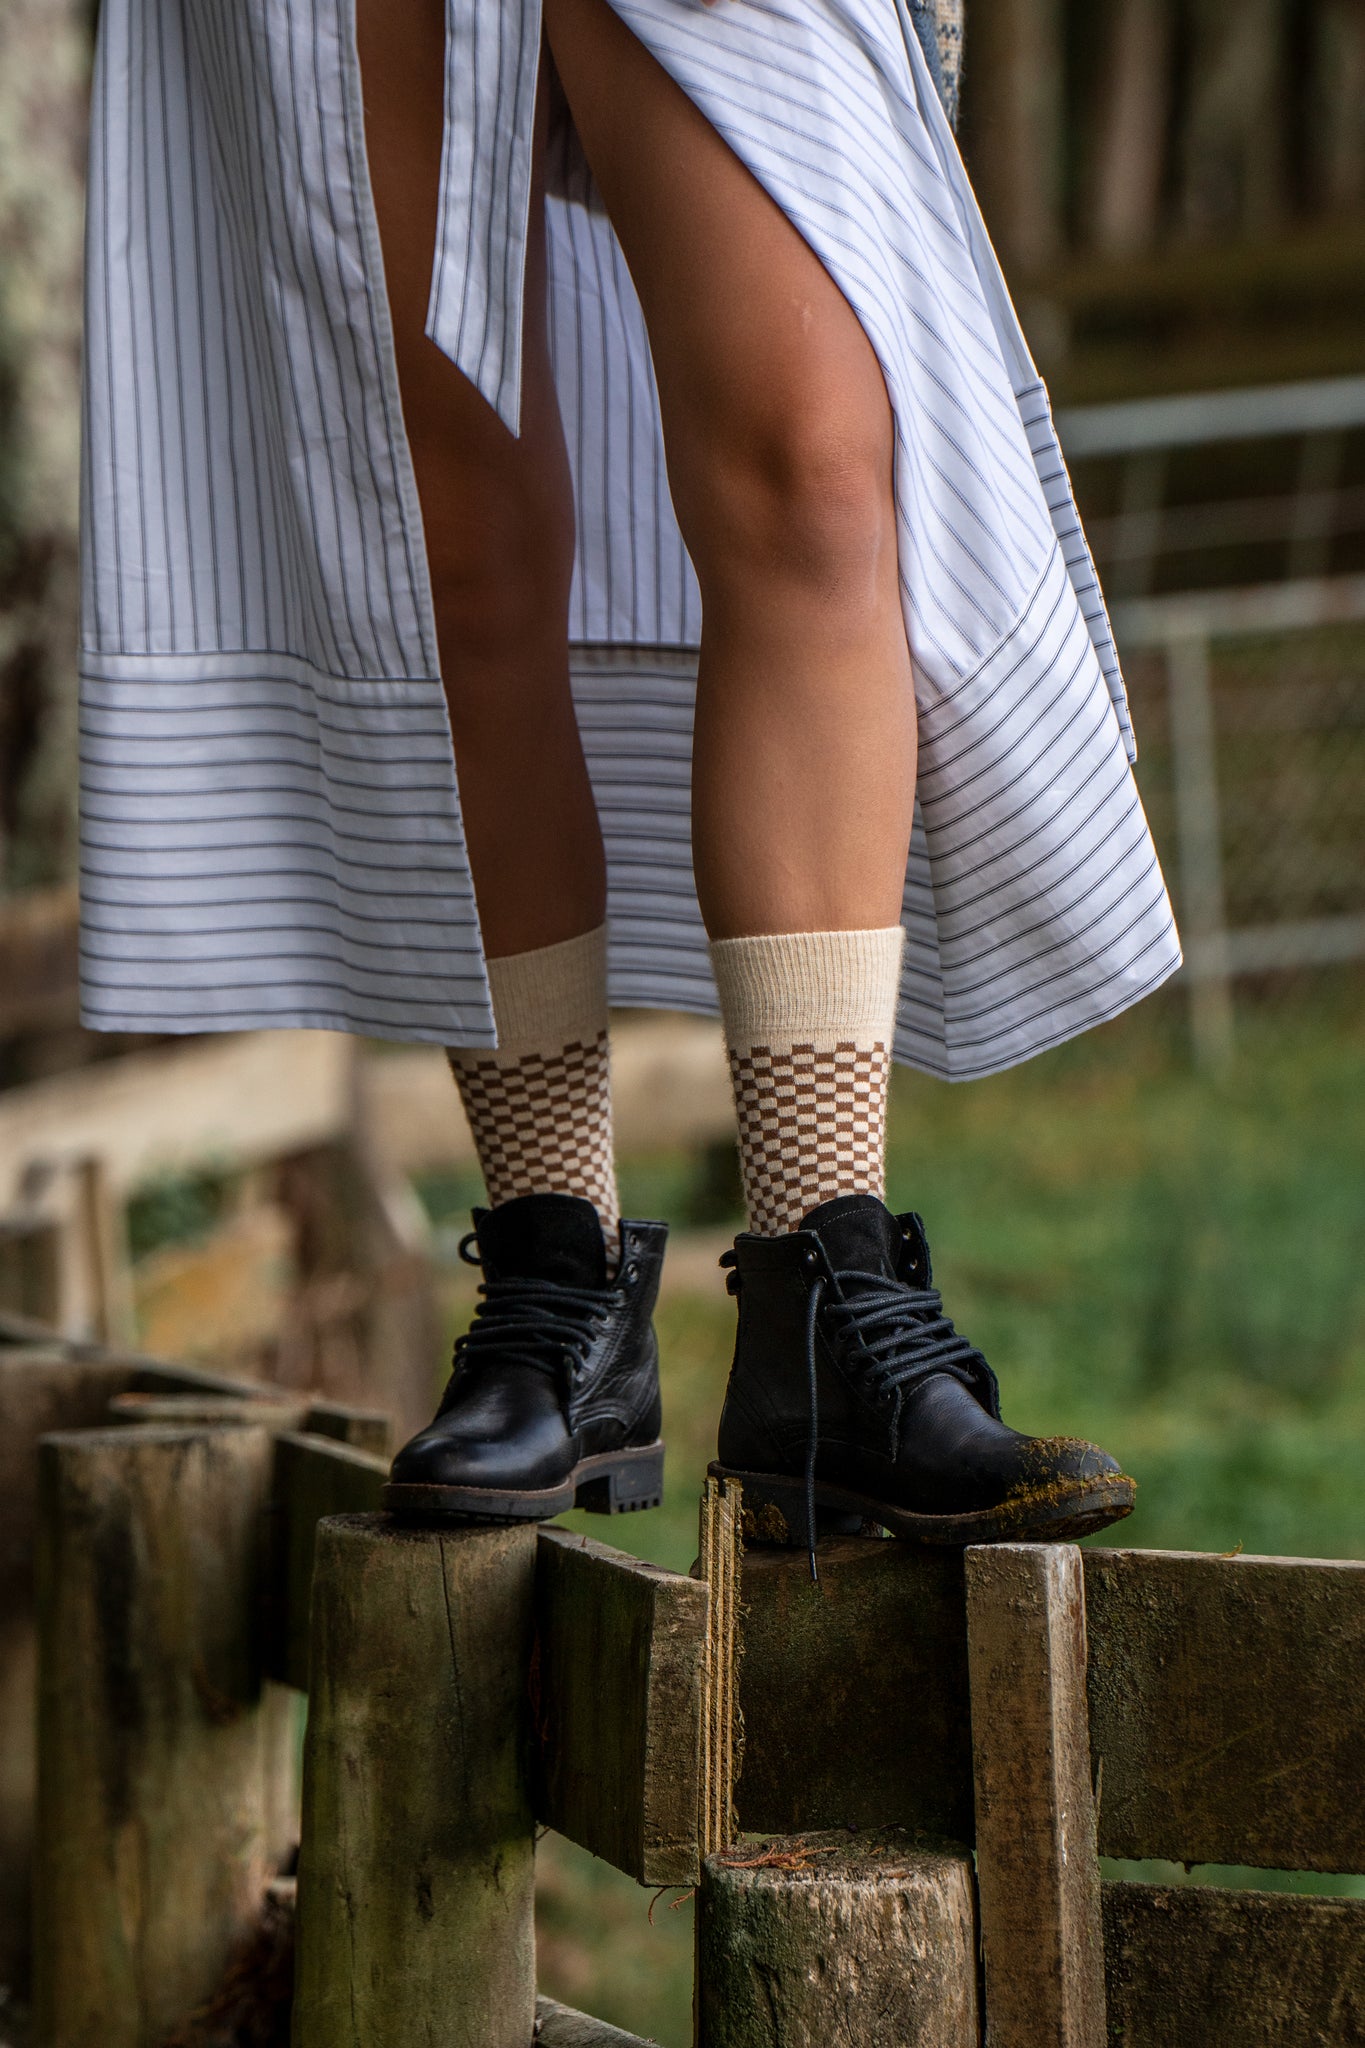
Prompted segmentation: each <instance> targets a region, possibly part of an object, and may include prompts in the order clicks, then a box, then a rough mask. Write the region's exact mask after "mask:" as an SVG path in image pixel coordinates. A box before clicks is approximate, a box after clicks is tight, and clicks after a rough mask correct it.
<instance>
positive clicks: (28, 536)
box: [0, 0, 1365, 2048]
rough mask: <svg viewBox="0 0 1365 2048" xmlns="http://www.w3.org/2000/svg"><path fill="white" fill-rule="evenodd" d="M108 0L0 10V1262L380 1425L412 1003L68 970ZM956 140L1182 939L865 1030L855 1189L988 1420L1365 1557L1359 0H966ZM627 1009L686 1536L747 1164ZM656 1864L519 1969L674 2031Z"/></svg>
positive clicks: (410, 1164)
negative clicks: (1080, 1033)
mask: <svg viewBox="0 0 1365 2048" xmlns="http://www.w3.org/2000/svg"><path fill="white" fill-rule="evenodd" d="M91 13H92V10H91V7H90V5H89V0H4V6H3V8H0V1310H4V1311H8V1312H10V1313H11V1314H12V1315H27V1316H30V1317H32V1318H34V1319H36V1320H38V1321H40V1322H48V1323H53V1322H55V1323H58V1324H59V1325H60V1326H61V1327H63V1328H65V1329H66V1330H68V1331H71V1332H75V1333H79V1334H85V1335H90V1336H95V1337H99V1338H101V1339H103V1340H105V1341H107V1342H114V1343H120V1344H125V1343H136V1344H137V1345H139V1346H140V1347H142V1348H144V1349H146V1350H148V1351H153V1352H159V1353H162V1354H164V1355H168V1356H177V1357H193V1358H195V1359H197V1360H200V1361H212V1362H215V1363H221V1364H223V1365H225V1366H230V1367H231V1368H233V1369H234V1370H246V1371H250V1372H256V1373H259V1374H261V1375H262V1376H264V1377H267V1378H270V1379H273V1380H277V1381H282V1382H284V1383H287V1384H291V1385H310V1386H317V1387H320V1388H322V1389H324V1390H325V1391H328V1392H331V1393H335V1394H344V1395H348V1396H349V1395H361V1396H364V1397H366V1398H369V1399H372V1400H375V1401H379V1402H382V1403H384V1404H385V1405H388V1406H390V1407H391V1408H392V1409H393V1410H394V1412H395V1413H396V1414H397V1415H398V1417H399V1419H400V1426H406V1425H407V1424H408V1423H412V1424H414V1425H415V1423H416V1422H417V1421H418V1420H422V1419H425V1414H426V1412H427V1410H428V1409H429V1407H430V1404H431V1400H432V1397H433V1394H434V1391H435V1388H436V1385H437V1384H438V1381H439V1380H440V1378H441V1377H443V1369H444V1368H443V1361H444V1359H445V1356H446V1352H447V1346H448V1340H449V1337H450V1335H451V1333H452V1331H453V1329H454V1328H455V1327H456V1326H457V1325H458V1323H459V1321H460V1319H461V1318H462V1317H463V1316H464V1315H465V1314H466V1313H467V1311H468V1305H469V1300H470V1276H469V1275H468V1273H467V1271H466V1269H463V1268H461V1267H460V1265H459V1263H458V1260H457V1257H456V1245H457V1243H458V1238H459V1235H460V1233H461V1231H462V1230H463V1229H464V1228H467V1223H468V1210H469V1205H470V1203H471V1201H473V1200H475V1199H477V1198H478V1194H479V1184H478V1179H477V1175H476V1173H475V1171H474V1168H473V1164H472V1156H471V1154H470V1150H469V1145H468V1140H467V1136H466V1134H465V1133H464V1131H463V1129H462V1127H461V1124H460V1119H459V1113H458V1109H457V1106H456V1102H455V1097H454V1092H453V1090H452V1089H451V1088H450V1087H449V1084H448V1081H447V1079H446V1076H445V1074H444V1072H443V1071H442V1067H441V1061H440V1056H439V1054H435V1055H433V1054H430V1053H428V1052H425V1051H416V1052H414V1051H412V1050H410V1049H401V1048H400V1049H392V1048H391V1049H385V1048H382V1047H355V1046H353V1045H351V1044H349V1043H345V1042H341V1041H335V1040H331V1041H329V1040H323V1039H321V1038H320V1037H319V1036H318V1035H316V1034H282V1035H280V1038H279V1039H277V1040H273V1041H259V1040H258V1041H231V1042H210V1041H203V1042H199V1043H195V1042H189V1043H187V1042H185V1041H183V1040H178V1041H175V1042H163V1043H157V1042H155V1041H145V1040H144V1041H131V1040H110V1039H100V1040H96V1039H95V1038H93V1037H91V1036H90V1035H88V1034H85V1033H83V1032H82V1031H81V1030H80V1028H79V1026H78V1023H77V1020H76V1004H75V896H74V875H75V869H76V820H75V812H74V780H75V778H74V769H73V762H74V749H75V733H74V660H73V647H74V632H75V523H76V463H77V423H78V410H77V399H78V380H79V347H80V334H79V321H80V296H79V257H80V236H81V209H82V175H81V167H82V151H83V124H84V101H85V93H86V90H87V70H88V61H89V43H90V28H91ZM960 139H961V142H962V147H963V151H964V154H965V156H966V159H967V163H968V166H969V169H970V170H971V172H972V175H973V177H974V179H975V182H976V185H977V189H978V192H979V194H980V197H981V201H982V205H983V208H984V210H985V213H986V217H987V221H988V225H989V227H990V229H991V232H992V235H993V237H994V239H995V242H996V245H997V248H998V249H999V251H1000V254H1001V257H1002V260H1003V262H1004V265H1005V268H1006V272H1007V274H1008V277H1009V279H1010V282H1011V285H1012V287H1013V289H1014V291H1015V294H1016V297H1017V300H1018V303H1019V306H1020V310H1021V312H1022V315H1023V318H1024V322H1025V326H1026V328H1027V331H1028V333H1029V337H1030V340H1031V342H1032V345H1033V347H1034V350H1035V352H1036V354H1037V357H1038V360H1039V364H1040V367H1041V369H1042V370H1043V372H1044V374H1045V375H1046V376H1047V378H1048V379H1049V382H1050V386H1051V389H1052V393H1053V399H1054V404H1055V406H1056V408H1057V410H1058V413H1059V423H1060V427H1061V433H1062V440H1063V444H1064V446H1065V447H1066V449H1067V452H1068V455H1069V457H1070V459H1071V462H1072V466H1073V471H1074V475H1075V481H1076V485H1077V490H1078V495H1079V497H1080V501H1081V506H1082V510H1083V512H1084V514H1085V516H1086V520H1087V527H1088V531H1089V533H1090V536H1091V540H1092V545H1093V546H1094V549H1095V552H1096V555H1097V557H1098V559H1099V562H1100V566H1101V571H1102V574H1103V577H1104V581H1105V585H1106V589H1107V591H1108V593H1109V596H1110V600H1111V604H1112V607H1113V610H1114V614H1115V623H1116V629H1117V634H1118V638H1119V642H1120V646H1121V648H1122V650H1123V652H1124V655H1125V662H1126V667H1127V671H1128V675H1129V679H1130V688H1131V694H1132V698H1133V711H1134V720H1135V724H1136V728H1137V733H1138V739H1139V744H1140V746H1141V749H1142V755H1141V759H1140V762H1139V767H1138V776H1139V781H1140V783H1141V787H1142V791H1143V796H1144V799H1145V801H1146V804H1147V807H1148V811H1149V815H1150V817H1151V820H1152V824H1153V829H1154V832H1155V834H1156V838H1157V842H1158V847H1159V850H1160V852H1161V855H1162V860H1163V864H1164V866H1165V868H1166V871H1167V875H1168V878H1169V880H1170V883H1171V886H1172V890H1173V893H1174V895H1175V898H1176V903H1177V910H1178V913H1179V915H1180V920H1181V925H1182V931H1183V934H1184V937H1185V942H1186V950H1187V955H1188V963H1189V964H1188V967H1187V969H1186V970H1185V971H1184V972H1183V973H1182V974H1181V976H1180V977H1179V978H1178V979H1177V980H1176V981H1175V982H1174V983H1172V984H1171V985H1170V986H1169V987H1168V988H1167V989H1166V990H1164V991H1163V992H1162V993H1161V994H1159V995H1158V996H1157V997H1155V998H1153V999H1152V1000H1150V1001H1149V1002H1147V1003H1146V1004H1145V1005H1143V1006H1142V1008H1141V1009H1140V1010H1138V1011H1137V1012H1134V1013H1131V1014H1130V1015H1128V1016H1126V1017H1124V1018H1122V1019H1120V1020H1119V1021H1118V1022H1116V1023H1115V1024H1113V1025H1110V1026H1108V1027H1106V1028H1104V1029H1102V1030H1100V1031H1097V1032H1095V1033H1092V1034H1091V1035H1090V1036H1089V1037H1087V1038H1085V1039H1083V1040H1081V1041H1079V1042H1077V1043H1075V1044H1073V1045H1071V1046H1069V1047H1066V1048H1063V1049H1062V1050H1061V1051H1058V1052H1056V1053H1053V1054H1049V1055H1047V1056H1046V1057H1044V1058H1042V1059H1039V1060H1036V1061H1034V1062H1033V1063H1032V1064H1030V1065H1029V1066H1027V1067H1024V1068H1021V1069H1018V1070H1016V1071H1015V1072H1013V1073H1010V1074H1007V1075H1003V1076H1001V1077H999V1078H997V1079H995V1080H991V1081H987V1082H981V1083H976V1084H974V1085H972V1086H970V1087H966V1088H961V1089H950V1088H947V1087H945V1086H942V1085H940V1084H938V1083H935V1082H932V1081H928V1080H926V1079H924V1078H923V1077H920V1076H917V1075H911V1074H905V1073H902V1074H901V1075H900V1076H899V1077H898V1080H897V1084H896V1089H895V1092H894V1096H893V1103H892V1119H891V1150H890V1196H891V1200H892V1202H893V1204H895V1205H897V1206H904V1207H915V1208H917V1209H921V1210H922V1211H923V1212H924V1213H925V1215H926V1218H927V1220H928V1224H929V1228H930V1232H931V1236H932V1240H933V1244H934V1250H935V1258H936V1262H937V1265H938V1268H939V1274H940V1277H941V1278H943V1279H944V1281H945V1283H946V1286H947V1288H948V1291H949V1294H950V1298H951V1300H952V1303H953V1305H954V1308H955V1311H956V1313H957V1315H958V1319H959V1322H960V1323H961V1325H962V1326H963V1327H964V1328H965V1329H966V1330H967V1331H968V1332H969V1334H970V1335H971V1337H972V1339H973V1341H974V1342H976V1343H978V1344H980V1345H981V1346H982V1348H983V1349H984V1350H985V1351H986V1352H987V1354H988V1355H989V1356H990V1357H991V1359H992V1360H993V1362H994V1363H995V1364H996V1365H997V1368H998V1369H999V1371H1000V1372H1001V1375H1002V1378H1003V1381H1004V1388H1005V1396H1006V1401H1007V1414H1008V1416H1009V1419H1010V1420H1011V1421H1012V1422H1014V1423H1015V1424H1016V1425H1017V1426H1019V1427H1021V1428H1024V1429H1030V1430H1045V1431H1049V1432H1051V1431H1058V1430H1075V1431H1078V1432H1082V1433H1084V1434H1086V1435H1093V1436H1097V1437H1099V1438H1100V1439H1101V1440H1102V1441H1104V1442H1105V1443H1106V1444H1107V1445H1109V1446H1110V1447H1111V1448H1112V1449H1113V1450H1114V1451H1115V1452H1116V1453H1117V1454H1118V1455H1119V1456H1120V1457H1121V1458H1122V1460H1123V1462H1124V1464H1125V1466H1126V1467H1127V1468H1128V1469H1129V1470H1131V1471H1133V1472H1135V1473H1136V1474H1137V1475H1138V1478H1139V1481H1140V1489H1141V1490H1140V1496H1139V1507H1138V1511H1137V1514H1136V1516H1135V1517H1134V1519H1133V1521H1132V1522H1131V1523H1130V1524H1129V1525H1127V1526H1126V1527H1125V1528H1124V1529H1123V1530H1122V1532H1121V1536H1122V1540H1123V1541H1124V1542H1125V1543H1129V1542H1131V1543H1137V1544H1142V1545H1149V1546H1175V1547H1183V1548H1192V1549H1205V1550H1233V1549H1235V1548H1237V1547H1239V1546H1240V1547H1244V1548H1245V1549H1247V1550H1253V1551H1268V1552H1277V1553H1288V1554H1299V1555H1309V1556H1313V1555H1316V1556H1328V1557H1354V1558H1362V1557H1365V1496H1363V1494H1362V1486H1361V1477H1360V1473H1361V1460H1362V1451H1363V1450H1365V1085H1362V1079H1361V1053H1362V1050H1363V1049H1365V0H1240V4H1238V5H1236V6H1229V5H1228V4H1227V0H968V4H967V9H966V64H965V73H964V89H963V108H962V123H961V138H960ZM620 1023H621V1029H620V1033H619V1054H618V1088H619V1093H620V1124H621V1133H622V1146H623V1161H622V1185H623V1195H624V1198H625V1207H626V1210H627V1213H634V1214H637V1215H646V1216H666V1217H668V1218H669V1219H670V1221H671V1222H672V1224H673V1226H674V1229H675V1232H676V1233H677V1236H676V1244H675V1249H674V1252H673V1254H672V1255H671V1258H670V1266H669V1274H668V1281H667V1288H666V1294H665V1299H664V1301H663V1303H662V1307H661V1312H660V1336H661V1340H662V1345H663V1351H664V1357H665V1361H666V1374H667V1379H666V1400H667V1403H668V1421H667V1430H668V1437H669V1445H670V1461H671V1463H670V1482H669V1496H668V1502H667V1505H666V1507H665V1510H664V1511H663V1513H662V1514H659V1515H654V1516H646V1517H639V1518H626V1521H625V1525H624V1528H623V1529H622V1531H621V1532H619V1534H618V1532H617V1531H616V1530H615V1529H614V1528H612V1529H605V1528H603V1527H602V1525H600V1524H599V1525H597V1526H596V1527H594V1528H593V1531H592V1532H593V1533H594V1534H600V1535H609V1536H611V1537H612V1538H613V1540H617V1541H620V1542H621V1543H623V1544H626V1545H628V1546H630V1547H633V1548H638V1549H639V1550H640V1552H641V1553H642V1554H644V1555H647V1556H650V1557H653V1558H655V1559H657V1560H658V1561H660V1562H662V1563H666V1564H668V1565H670V1566H673V1567H676V1568H681V1569H685V1568H686V1567H687V1565H688V1564H689V1562H690V1560H691V1558H692V1556H693V1554H694V1551H695V1515H696V1498H697V1491H698V1485H699V1481H700V1477H701V1473H702V1470H703V1468H704V1465H705V1461H706V1458H707V1456H708V1454H709V1450H710V1447H711V1440H712V1433H713V1430H714V1423H715V1416H716V1413H717V1410H718V1406H719V1401H720V1395H721V1391H722V1388H723V1384H724V1376H725V1371H726V1366H727V1362H728V1344H729V1338H730V1328H731V1310H730V1304H729V1303H728V1301H727V1299H726V1297H725V1295H724V1292H723V1290H722V1288H721V1286H720V1284H719V1275H718V1273H717V1271H716V1265H715V1262H716V1258H717V1257H718V1255H719V1252H720V1250H721V1249H722V1248H723V1246H724V1244H725V1243H726V1242H727V1241H728V1239H729V1237H730V1236H731V1235H732V1234H733V1231H734V1230H735V1228H736V1227H737V1226H738V1223H739V1220H740V1216H739V1204H738V1190H739V1183H738V1174H737V1168H736V1163H735V1158H734V1149H733V1144H732V1141H731V1138H730V1135H729V1117H728V1096H727V1089H726V1081H725V1073H724V1067H723V1062H722V1059H721V1054H720V1047H719V1040H718V1035H717V1031H716V1029H715V1027H713V1026H710V1025H706V1024H698V1023H697V1022H696V1021H695V1020H686V1019H669V1018H659V1017H649V1018H634V1017H628V1018H623V1019H622V1020H620ZM246 1105H249V1114H247V1113H245V1106H246ZM1196 1875H1197V1873H1196ZM1260 1881H1262V1882H1264V1877H1263V1876H1262V1878H1261V1880H1260ZM648 1905H649V1901H648V1900H647V1899H646V1898H645V1897H644V1895H643V1894H641V1893H640V1892H639V1891H638V1890H637V1889H636V1888H635V1887H634V1886H632V1885H630V1884H629V1883H628V1882H627V1881H626V1880H624V1879H622V1878H619V1877H618V1876H617V1875H616V1874H615V1873H614V1872H612V1871H610V1870H608V1869H606V1868H605V1867H604V1866H601V1865H596V1864H593V1863H592V1862H591V1860H590V1859H589V1858H587V1857H586V1856H584V1855H582V1854H581V1853H580V1852H578V1851H576V1850H572V1849H570V1848H569V1847H568V1846H567V1845H565V1844H562V1843H559V1842H556V1841H553V1840H550V1841H547V1842H546V1843H544V1844H543V1847H542V1858H541V1939H542V1978H543V1981H544V1985H545V1988H547V1989H549V1990H552V1991H553V1992H555V1993H556V1994H558V1995H560V1996H562V1997H564V1998H566V1999H568V2000H569V2001H571V2002H573V2003H575V2004H580V2005H583V2006H585V2007H587V2008H588V2009H590V2010H592V2011H594V2012H596V2013H598V2014H600V2015H601V2016H602V2017H604V2018H607V2019H611V2020H615V2021H616V2022H617V2023H618V2024H622V2025H628V2026H631V2027H633V2028H636V2029H638V2030H639V2031H641V2032H643V2033H646V2034H653V2035H655V2036H657V2038H658V2039H659V2040H660V2041H661V2042H663V2043H666V2044H670V2048H682V2044H683V2043H684V2042H686V2041H688V2040H690V2038H691V2037H690V2018H689V2000H690V1934H691V1929H690V1909H689V1906H688V1903H687V1901H686V1900H685V1899H681V1900H680V1899H661V1900H659V1901H658V1902H657V1904H656V1905H655V1907H654V1909H653V1913H652V1919H651V1917H650V1916H649V1914H648V1913H647V1907H648ZM3 2033H4V2023H3V2009H2V2008H0V2038H3Z"/></svg>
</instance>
